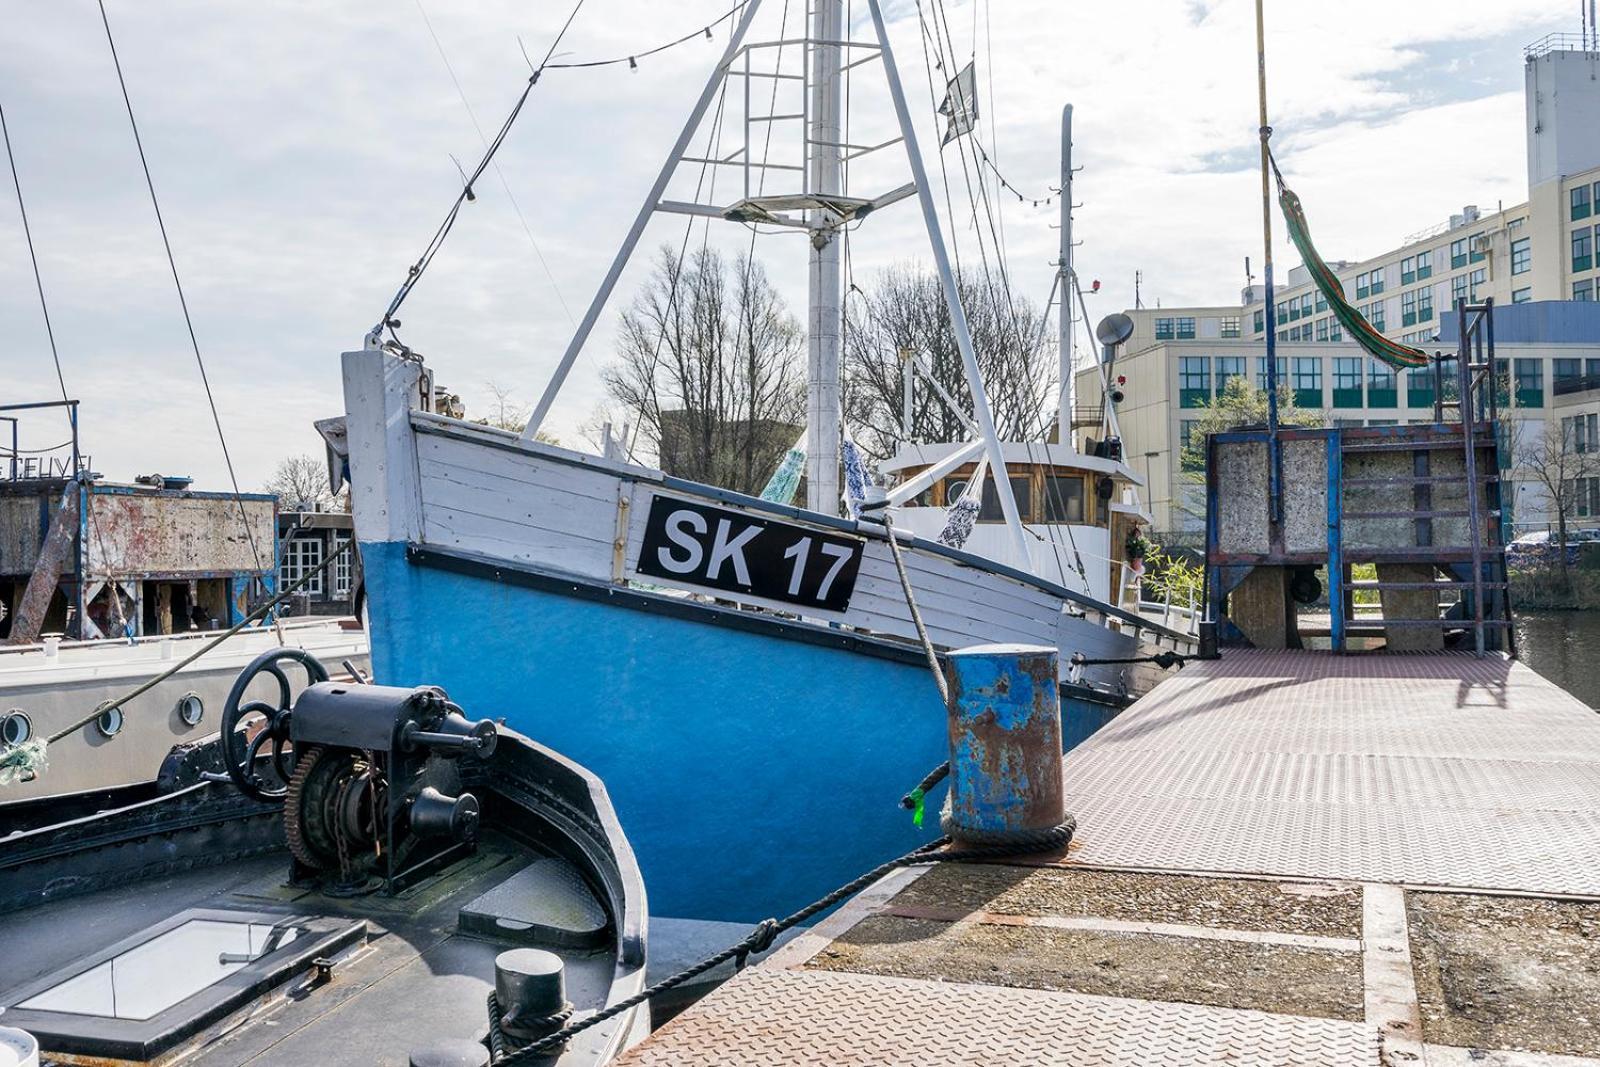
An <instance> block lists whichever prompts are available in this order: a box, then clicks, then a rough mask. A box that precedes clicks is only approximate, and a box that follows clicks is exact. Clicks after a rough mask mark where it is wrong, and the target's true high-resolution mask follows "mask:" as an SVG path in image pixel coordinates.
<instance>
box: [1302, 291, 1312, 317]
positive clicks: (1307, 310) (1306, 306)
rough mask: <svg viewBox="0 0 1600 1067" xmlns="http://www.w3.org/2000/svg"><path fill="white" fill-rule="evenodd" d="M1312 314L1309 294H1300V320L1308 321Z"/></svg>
mask: <svg viewBox="0 0 1600 1067" xmlns="http://www.w3.org/2000/svg"><path fill="white" fill-rule="evenodd" d="M1312 314H1313V312H1312V310H1311V294H1310V293H1301V294H1300V317H1301V318H1302V319H1309V318H1310V317H1311V316H1312Z"/></svg>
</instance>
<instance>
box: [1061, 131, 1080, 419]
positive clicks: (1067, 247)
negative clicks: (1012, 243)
mask: <svg viewBox="0 0 1600 1067" xmlns="http://www.w3.org/2000/svg"><path fill="white" fill-rule="evenodd" d="M1056 286H1057V288H1058V289H1060V290H1061V312H1060V314H1058V315H1057V316H1056V329H1057V332H1058V334H1059V337H1060V344H1059V345H1058V346H1057V347H1058V349H1059V355H1060V358H1061V399H1060V406H1059V408H1058V409H1057V413H1056V443H1057V444H1062V445H1065V446H1067V447H1068V448H1071V447H1072V340H1073V335H1072V326H1073V321H1072V320H1073V317H1074V315H1075V314H1076V309H1075V308H1073V306H1072V105H1071V104H1068V105H1066V106H1065V107H1063V108H1062V109H1061V258H1060V261H1059V263H1058V266H1057V274H1056Z"/></svg>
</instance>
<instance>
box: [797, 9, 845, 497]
mask: <svg viewBox="0 0 1600 1067" xmlns="http://www.w3.org/2000/svg"><path fill="white" fill-rule="evenodd" d="M811 3H812V4H813V5H814V6H813V9H812V13H811V27H810V33H811V43H810V46H809V47H810V56H809V60H810V68H809V73H810V81H811V84H810V85H809V86H808V90H809V92H810V107H809V109H810V112H811V121H810V123H809V124H808V129H807V131H806V140H807V146H806V147H807V153H806V155H807V161H806V186H807V189H806V191H807V192H809V193H812V194H814V195H817V196H837V195H838V194H839V193H840V192H842V191H843V184H844V165H843V155H842V153H841V151H840V147H839V146H840V142H841V140H842V139H843V138H842V134H843V125H842V123H841V116H842V114H843V109H842V104H843V101H842V99H841V94H840V81H839V66H840V62H839V48H840V46H839V44H838V42H839V41H840V40H841V39H842V38H843V34H844V0H811ZM809 215H810V218H809V220H808V221H809V222H810V225H811V269H810V275H809V284H808V301H807V304H808V307H809V308H810V311H809V314H808V316H807V330H806V379H807V390H806V436H807V441H806V507H808V508H810V509H811V510H812V511H821V512H824V513H826V514H828V515H837V514H839V439H840V424H841V422H842V421H843V411H842V402H841V400H840V395H839V379H840V376H841V368H840V360H839V349H840V336H839V335H840V329H841V324H842V315H843V302H844V287H843V281H842V277H843V274H842V272H841V269H840V267H841V258H840V241H839V231H838V230H836V229H835V228H834V225H833V224H834V221H835V220H834V218H833V217H832V214H831V213H830V212H828V211H826V210H823V209H821V208H815V209H812V211H811V212H810V213H809Z"/></svg>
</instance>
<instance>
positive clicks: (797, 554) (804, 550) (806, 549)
mask: <svg viewBox="0 0 1600 1067" xmlns="http://www.w3.org/2000/svg"><path fill="white" fill-rule="evenodd" d="M810 557H811V538H809V537H802V538H800V540H798V541H796V542H795V543H794V544H792V545H790V546H789V547H788V549H786V550H785V551H784V553H783V558H784V559H792V560H794V573H793V574H791V575H789V595H790V596H799V595H800V579H802V578H804V577H805V576H806V560H807V559H809V558H810Z"/></svg>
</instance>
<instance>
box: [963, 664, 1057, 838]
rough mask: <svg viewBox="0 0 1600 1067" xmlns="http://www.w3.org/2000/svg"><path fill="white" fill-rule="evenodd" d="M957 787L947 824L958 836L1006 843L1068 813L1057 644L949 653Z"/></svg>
mask: <svg viewBox="0 0 1600 1067" xmlns="http://www.w3.org/2000/svg"><path fill="white" fill-rule="evenodd" d="M949 662H950V666H949V672H948V673H949V679H950V707H949V717H950V791H949V795H948V797H947V798H946V800H945V806H944V811H943V812H942V814H941V816H940V823H941V825H942V827H943V829H944V832H945V833H947V834H949V835H950V836H951V837H952V838H954V839H956V840H957V841H958V842H965V843H968V844H1001V843H1005V842H1008V841H1011V840H1015V839H1016V838H1017V837H1018V836H1020V835H1021V834H1022V832H1024V831H1037V830H1048V829H1050V828H1052V827H1055V826H1058V825H1060V824H1061V823H1062V822H1063V821H1064V820H1065V819H1066V797H1065V795H1064V793H1065V790H1064V787H1063V785H1062V778H1061V700H1060V697H1059V696H1058V695H1057V692H1056V650H1055V649H1053V648H1044V647H1039V646H1035V645H978V646H976V647H973V648H963V649H960V650H958V651H955V652H952V653H950V657H949Z"/></svg>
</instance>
